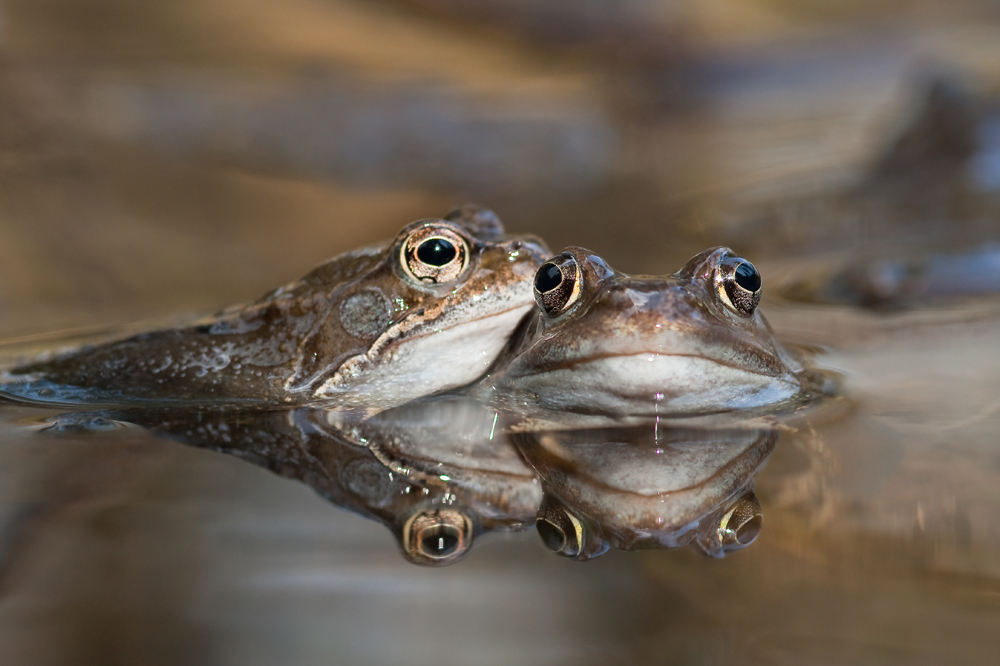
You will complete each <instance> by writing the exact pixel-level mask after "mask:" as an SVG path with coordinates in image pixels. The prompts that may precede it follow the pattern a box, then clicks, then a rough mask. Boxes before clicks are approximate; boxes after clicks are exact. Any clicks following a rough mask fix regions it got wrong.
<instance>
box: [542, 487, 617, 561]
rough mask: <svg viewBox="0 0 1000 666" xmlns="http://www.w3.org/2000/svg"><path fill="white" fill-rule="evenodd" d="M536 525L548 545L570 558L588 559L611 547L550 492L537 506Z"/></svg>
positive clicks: (559, 553)
mask: <svg viewBox="0 0 1000 666" xmlns="http://www.w3.org/2000/svg"><path fill="white" fill-rule="evenodd" d="M535 528H536V529H537V530H538V536H540V537H541V538H542V543H544V544H545V547H546V548H548V549H549V550H551V551H552V552H553V553H555V554H557V555H562V556H563V557H568V558H570V559H571V560H578V561H583V560H589V559H591V558H593V557H597V556H598V555H603V554H604V553H606V552H607V550H608V542H607V541H605V540H604V539H603V538H602V537H601V536H600V534H598V533H597V531H596V530H595V529H593V528H592V527H589V526H588V524H587V523H586V522H584V521H583V520H581V519H580V518H578V517H577V516H575V515H574V514H573V513H572V512H570V511H569V510H568V509H566V508H565V507H564V506H562V505H561V504H560V503H559V502H558V501H556V500H553V499H552V498H551V497H549V496H546V497H545V498H544V499H543V500H542V505H541V507H540V508H539V509H538V515H537V517H536V518H535Z"/></svg>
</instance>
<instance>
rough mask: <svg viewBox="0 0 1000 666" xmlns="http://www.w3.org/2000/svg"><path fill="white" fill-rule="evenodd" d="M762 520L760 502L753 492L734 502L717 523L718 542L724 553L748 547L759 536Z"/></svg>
mask: <svg viewBox="0 0 1000 666" xmlns="http://www.w3.org/2000/svg"><path fill="white" fill-rule="evenodd" d="M762 522H763V518H762V516H761V512H760V502H758V501H757V496H756V495H754V494H753V492H752V491H751V492H748V493H747V494H746V495H744V496H743V497H741V498H740V499H739V500H737V501H736V504H734V505H733V508H731V509H730V510H729V511H728V513H726V515H724V516H723V517H722V520H720V521H719V541H721V542H722V549H723V550H724V551H730V550H738V549H740V548H744V547H746V546H749V545H750V544H752V543H753V542H754V539H756V538H757V535H758V534H760V527H761V523H762Z"/></svg>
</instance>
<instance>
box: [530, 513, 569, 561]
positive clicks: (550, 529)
mask: <svg viewBox="0 0 1000 666" xmlns="http://www.w3.org/2000/svg"><path fill="white" fill-rule="evenodd" d="M535 525H536V527H537V528H538V536H540V537H542V543H544V544H545V547H546V548H548V549H549V550H551V551H553V552H555V553H558V552H559V551H560V550H562V549H563V546H565V545H566V535H565V534H564V533H563V531H562V530H561V529H559V526H558V525H553V524H552V523H550V522H549V521H547V520H545V519H542V520H539V521H538V522H537V523H536V524H535Z"/></svg>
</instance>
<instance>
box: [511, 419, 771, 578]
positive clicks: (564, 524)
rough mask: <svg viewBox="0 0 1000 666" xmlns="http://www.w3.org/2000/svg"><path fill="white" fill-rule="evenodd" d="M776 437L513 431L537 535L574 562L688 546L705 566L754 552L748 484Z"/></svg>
mask: <svg viewBox="0 0 1000 666" xmlns="http://www.w3.org/2000/svg"><path fill="white" fill-rule="evenodd" d="M778 436H779V430H777V429H774V428H766V427H745V426H738V427H725V428H701V427H697V428H689V427H684V426H676V427H656V426H655V425H654V427H649V426H648V425H640V426H626V427H615V428H596V429H580V430H552V431H546V432H519V433H516V434H515V435H514V436H513V437H514V439H515V442H516V444H517V447H518V449H519V450H520V451H521V453H522V455H524V458H525V460H527V461H528V462H529V463H530V464H531V465H532V467H533V468H534V469H535V471H536V472H537V474H538V477H539V479H540V480H541V485H542V490H543V491H544V493H545V495H544V497H543V499H542V501H541V503H540V504H539V509H538V513H537V516H536V526H537V529H538V535H539V536H540V537H541V539H542V543H543V544H545V546H546V547H547V548H548V549H549V550H550V551H552V552H554V553H556V554H557V555H562V556H563V557H568V558H570V559H573V560H576V561H586V560H589V559H593V558H595V557H599V556H600V555H603V554H604V553H605V552H607V551H608V549H609V548H611V547H614V548H618V549H620V550H635V549H646V548H666V549H674V548H681V547H683V546H688V547H690V548H692V549H693V550H695V551H696V552H698V553H700V554H702V555H705V556H708V557H713V558H721V557H725V556H726V555H727V554H729V553H732V552H734V551H736V550H740V549H742V548H745V547H747V546H749V545H750V544H752V543H753V542H754V541H755V540H756V538H757V536H758V535H759V534H760V531H761V526H762V521H763V516H762V511H761V507H760V503H759V501H758V500H757V497H756V495H755V493H754V488H753V480H754V477H755V476H756V474H757V473H758V472H759V471H760V470H761V469H762V468H763V466H764V464H765V463H766V462H767V459H768V457H769V456H770V454H771V452H772V451H773V450H774V446H775V444H776V442H777V440H778Z"/></svg>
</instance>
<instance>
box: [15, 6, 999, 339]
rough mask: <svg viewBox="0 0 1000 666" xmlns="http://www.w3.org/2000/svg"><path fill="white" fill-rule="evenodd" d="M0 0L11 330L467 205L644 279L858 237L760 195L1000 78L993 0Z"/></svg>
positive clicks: (795, 190) (205, 304) (829, 185)
mask: <svg viewBox="0 0 1000 666" xmlns="http://www.w3.org/2000/svg"><path fill="white" fill-rule="evenodd" d="M0 17H2V23H0V114H2V120H0V334H3V335H5V336H16V335H22V334H27V333H33V332H39V331H44V330H52V329H61V328H69V327H76V326H84V325H97V324H114V323H119V322H125V321H131V320H135V319H142V318H147V317H162V316H164V315H167V314H170V313H175V312H178V311H191V310H205V309H208V310H211V309H214V308H216V307H218V306H221V305H225V304H227V303H230V302H234V301H240V300H245V299H249V298H253V297H255V296H257V295H258V294H259V293H261V292H263V291H264V290H266V289H268V288H270V287H273V286H274V285H276V284H280V283H282V282H285V281H287V280H290V279H292V278H294V277H296V276H298V275H300V274H302V273H304V272H305V271H306V270H307V269H308V268H309V267H310V266H312V265H314V264H316V263H317V262H319V261H321V260H323V259H325V258H326V257H329V256H332V255H334V254H336V253H338V252H341V251H345V250H348V249H351V248H353V247H356V246H358V245H361V244H365V243H370V242H373V241H376V240H380V239H382V238H385V237H388V236H391V235H392V234H393V233H394V232H395V231H396V230H397V229H398V228H399V227H400V226H402V225H403V224H405V223H406V222H408V221H411V220H412V219H417V218H421V217H428V216H435V215H440V214H442V213H443V212H444V211H445V210H446V209H447V208H448V207H449V206H451V205H453V204H456V203H461V202H465V201H475V202H479V203H482V204H485V205H488V206H491V207H493V208H494V209H495V210H497V212H498V213H499V214H500V215H501V217H502V218H503V219H504V220H505V221H506V223H507V224H508V226H509V227H510V228H512V229H515V230H518V231H524V230H531V231H533V232H535V233H538V234H540V235H542V236H543V237H544V238H546V239H547V240H548V241H549V243H550V245H551V246H552V247H553V249H554V250H555V249H558V248H560V247H563V246H564V245H567V244H577V245H583V246H586V247H590V248H591V249H594V250H596V251H597V252H599V253H601V254H603V255H604V256H605V257H606V258H608V259H609V261H611V262H612V264H613V265H615V266H616V267H618V268H620V269H622V270H626V271H629V272H657V273H662V272H670V271H673V270H675V269H676V268H678V267H679V265H680V262H682V261H683V260H684V259H686V257H687V256H689V255H690V254H692V253H693V252H695V251H697V250H699V249H701V248H702V247H704V246H706V245H716V244H726V243H729V244H732V245H734V246H735V247H736V249H737V251H741V252H744V253H747V254H749V253H751V252H756V253H757V254H756V255H751V256H753V257H755V258H757V259H764V258H766V255H767V254H768V253H770V254H772V255H777V256H781V255H782V254H783V252H786V248H787V247H789V245H788V241H789V238H791V240H792V241H795V242H801V241H802V237H803V236H805V237H807V240H808V237H809V236H810V234H818V236H817V238H818V240H817V242H816V243H813V245H814V246H817V245H818V246H819V249H823V248H824V247H826V245H829V244H833V245H837V244H838V243H839V244H840V245H844V244H846V245H848V246H850V245H851V244H852V243H858V242H859V239H858V238H857V230H856V229H854V228H852V227H851V225H850V224H848V223H843V221H842V220H840V221H838V220H834V221H833V222H832V223H831V222H830V221H829V220H819V221H812V220H808V219H806V220H804V219H799V218H801V215H798V216H797V214H796V213H795V211H792V212H790V213H787V211H786V213H787V214H786V215H785V219H784V221H783V222H782V225H781V228H780V229H778V230H777V232H776V231H775V229H773V228H770V227H765V228H763V229H761V230H760V231H758V230H756V229H755V228H753V227H752V226H751V227H749V230H747V228H746V227H745V223H746V220H747V219H748V218H751V217H753V216H752V215H751V214H750V213H749V212H748V211H751V210H755V209H754V207H755V206H759V205H761V204H762V203H764V204H768V205H770V204H769V203H768V202H773V201H778V202H782V201H785V199H787V197H789V196H790V195H794V196H795V197H798V198H801V197H803V196H805V195H812V194H823V193H825V192H829V191H835V190H836V189H837V188H840V187H843V186H844V185H845V184H849V183H852V182H854V180H856V179H858V178H859V175H860V174H863V173H864V170H865V169H866V168H867V167H868V166H869V165H870V164H871V163H872V162H873V161H874V160H875V159H876V158H877V156H878V155H879V154H881V152H883V151H884V150H885V147H886V145H888V143H889V142H890V141H891V140H892V139H893V137H894V135H895V133H896V132H898V130H899V127H901V126H902V125H903V124H904V123H905V122H906V118H907V115H908V114H911V115H912V109H913V107H914V105H915V103H916V102H918V101H919V100H920V99H922V96H923V95H924V93H925V89H926V87H927V85H928V82H929V81H932V80H934V79H935V78H936V77H937V78H940V77H942V76H943V77H945V78H946V79H947V80H948V81H950V82H952V83H955V84H957V85H959V86H961V87H962V88H963V90H965V91H967V92H969V94H972V95H974V96H977V97H983V96H986V97H989V96H991V95H993V94H995V93H996V91H997V89H998V85H1000V57H998V55H997V50H998V47H997V46H996V45H997V44H998V43H1000V5H997V4H996V3H993V2H986V1H976V0H968V1H965V2H947V3H946V2H931V1H927V2H893V1H884V2H852V1H838V2H807V1H803V2H783V1H780V0H628V1H627V2H610V1H602V0H587V1H586V2H575V1H557V2H556V1H554V2H547V3H535V2H526V1H522V0H484V1H479V2H473V1H471V0H413V1H404V0H400V1H395V2H394V1H390V0H386V1H374V0H372V1H365V2H363V1H359V0H285V1H283V2H274V1H270V0H240V1H239V2H236V1H235V0H200V1H198V2H195V1H187V0H181V1H176V2H152V1H151V2H141V3H140V2H130V1H127V0H76V1H66V0H4V1H3V2H2V3H0ZM785 208H787V206H785ZM789 216H790V217H792V218H795V219H793V220H792V221H791V222H790V221H789V220H788V219H787V218H789ZM830 226H833V227H835V228H834V229H832V230H831V229H830V228H829V227H830ZM819 227H822V228H823V230H822V231H820V230H819ZM741 229H742V230H741ZM789 229H791V230H792V232H794V233H791V234H789V233H788V230H789ZM781 234H785V235H784V236H782V235H781ZM793 237H794V238H793ZM796 249H799V248H798V247H797V248H796ZM810 249H816V248H815V247H811V248H810Z"/></svg>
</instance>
